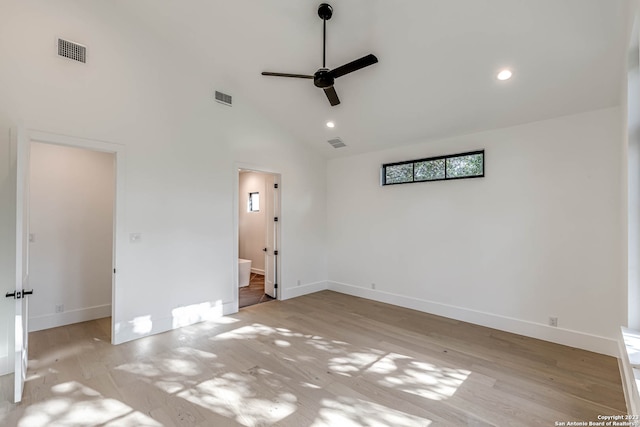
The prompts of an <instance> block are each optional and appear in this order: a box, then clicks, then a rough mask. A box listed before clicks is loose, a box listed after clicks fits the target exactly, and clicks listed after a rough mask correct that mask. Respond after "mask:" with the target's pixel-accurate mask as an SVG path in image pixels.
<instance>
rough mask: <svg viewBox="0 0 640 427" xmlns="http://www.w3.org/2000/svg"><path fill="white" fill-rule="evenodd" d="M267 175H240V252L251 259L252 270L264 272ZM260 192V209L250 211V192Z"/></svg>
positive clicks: (250, 173) (247, 173)
mask: <svg viewBox="0 0 640 427" xmlns="http://www.w3.org/2000/svg"><path fill="white" fill-rule="evenodd" d="M264 178H265V175H264V174H261V173H256V172H241V173H240V175H239V178H238V179H239V185H238V187H239V194H238V195H239V197H238V200H239V202H240V204H239V206H238V228H239V230H238V232H239V239H238V245H239V254H238V256H239V257H240V258H242V259H250V260H251V270H252V271H253V272H255V273H259V274H264V252H263V248H265V247H266V236H267V229H266V228H267V227H266V225H267V224H266V203H268V201H267V200H266V199H265V196H266V191H265V190H266V187H265V179H264ZM256 192H257V193H258V194H259V198H260V210H259V211H258V212H249V209H248V200H249V193H256Z"/></svg>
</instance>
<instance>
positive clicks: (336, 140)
mask: <svg viewBox="0 0 640 427" xmlns="http://www.w3.org/2000/svg"><path fill="white" fill-rule="evenodd" d="M327 142H328V143H329V144H331V146H332V147H333V148H342V147H346V146H347V144H345V143H344V142H342V140H341V139H340V138H333V139H330V140H328V141H327Z"/></svg>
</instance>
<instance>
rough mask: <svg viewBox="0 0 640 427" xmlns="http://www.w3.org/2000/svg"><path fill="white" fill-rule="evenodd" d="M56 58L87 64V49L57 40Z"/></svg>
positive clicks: (76, 44)
mask: <svg viewBox="0 0 640 427" xmlns="http://www.w3.org/2000/svg"><path fill="white" fill-rule="evenodd" d="M58 56H62V57H63V58H69V59H72V60H74V61H78V62H82V63H83V64H86V63H87V47H86V46H82V45H81V44H78V43H74V42H70V41H69V40H64V39H58Z"/></svg>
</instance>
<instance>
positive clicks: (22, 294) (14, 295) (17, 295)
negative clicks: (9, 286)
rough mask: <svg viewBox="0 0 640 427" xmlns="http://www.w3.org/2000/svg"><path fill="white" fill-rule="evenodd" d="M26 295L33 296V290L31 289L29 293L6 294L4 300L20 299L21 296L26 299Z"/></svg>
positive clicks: (15, 292)
mask: <svg viewBox="0 0 640 427" xmlns="http://www.w3.org/2000/svg"><path fill="white" fill-rule="evenodd" d="M27 295H33V289H31V290H30V291H13V292H7V293H6V294H5V295H4V296H5V298H13V299H20V298H22V297H23V296H24V297H26V296H27Z"/></svg>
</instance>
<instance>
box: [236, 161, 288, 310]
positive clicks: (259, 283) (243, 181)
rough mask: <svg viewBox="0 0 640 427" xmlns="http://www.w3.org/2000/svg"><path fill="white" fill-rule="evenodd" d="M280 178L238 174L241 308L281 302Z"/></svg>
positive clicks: (245, 171)
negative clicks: (276, 301)
mask: <svg viewBox="0 0 640 427" xmlns="http://www.w3.org/2000/svg"><path fill="white" fill-rule="evenodd" d="M279 181H280V180H279V175H277V174H274V173H270V172H263V171H258V170H250V169H239V170H238V202H239V204H238V308H244V307H249V306H252V305H255V304H260V303H264V302H269V301H273V300H274V299H279V297H280V296H279V289H278V279H279V277H278V274H279V271H278V270H279V249H280V248H279V227H278V225H279V218H278V216H279V211H280V198H279V194H278V186H279Z"/></svg>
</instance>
